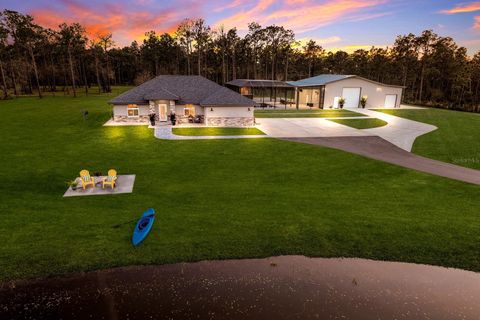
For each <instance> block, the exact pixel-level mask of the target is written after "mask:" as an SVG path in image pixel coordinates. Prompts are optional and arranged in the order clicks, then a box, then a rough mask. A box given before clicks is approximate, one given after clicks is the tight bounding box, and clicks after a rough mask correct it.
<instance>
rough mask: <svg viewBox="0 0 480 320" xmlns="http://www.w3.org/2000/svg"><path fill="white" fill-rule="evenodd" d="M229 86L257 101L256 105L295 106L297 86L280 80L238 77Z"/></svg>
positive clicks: (227, 84)
mask: <svg viewBox="0 0 480 320" xmlns="http://www.w3.org/2000/svg"><path fill="white" fill-rule="evenodd" d="M225 85H226V86H227V87H228V88H230V89H232V90H234V91H236V92H238V93H240V94H241V95H243V96H245V97H247V98H250V99H252V100H253V101H255V106H256V107H263V108H269V107H273V108H281V107H283V108H295V107H296V105H295V87H294V86H292V85H290V84H288V83H286V82H284V81H278V80H252V79H236V80H232V81H230V82H227V83H226V84H225Z"/></svg>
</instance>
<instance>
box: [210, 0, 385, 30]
mask: <svg viewBox="0 0 480 320" xmlns="http://www.w3.org/2000/svg"><path fill="white" fill-rule="evenodd" d="M299 1H301V3H302V4H303V5H298V2H299ZM386 1H387V0H329V1H326V2H323V3H321V4H316V3H314V2H313V1H312V0H294V1H292V0H287V1H284V2H281V3H280V4H279V2H278V1H272V0H260V1H258V3H257V4H256V5H255V6H254V7H253V8H251V9H250V10H247V11H241V12H238V13H236V14H234V15H233V16H230V17H227V18H225V19H223V20H221V21H219V22H218V23H217V25H224V26H226V27H237V28H238V29H241V30H245V29H246V26H247V24H248V23H249V22H251V21H256V22H258V23H260V24H262V25H270V24H278V25H282V26H284V27H286V28H289V29H294V30H295V31H296V32H305V31H309V30H314V29H317V28H319V27H321V26H325V25H327V24H331V23H334V22H335V21H339V20H340V19H343V20H349V19H355V18H361V17H360V16H358V17H355V13H356V12H358V11H361V10H364V9H368V8H373V7H375V6H378V5H380V4H383V3H385V2H386ZM267 9H269V10H268V12H267ZM373 17H378V14H377V15H375V16H372V18H373ZM364 19H368V17H366V16H364Z"/></svg>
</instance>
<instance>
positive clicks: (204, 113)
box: [109, 75, 255, 127]
mask: <svg viewBox="0 0 480 320" xmlns="http://www.w3.org/2000/svg"><path fill="white" fill-rule="evenodd" d="M109 103H110V104H112V105H113V121H114V122H145V123H148V120H149V115H150V114H154V115H155V118H156V120H157V121H160V122H167V120H168V117H169V115H170V114H171V113H173V112H175V114H176V118H177V122H178V123H188V122H200V123H204V124H206V125H208V126H231V127H246V126H253V125H254V123H255V120H254V115H253V111H254V105H255V103H254V101H253V100H251V99H248V98H246V97H244V96H242V95H241V94H239V93H236V92H234V91H233V90H230V89H228V88H225V87H223V86H220V85H218V84H216V83H215V82H213V81H210V80H208V79H206V78H204V77H201V76H174V75H161V76H158V77H156V78H154V79H152V80H149V81H147V82H145V83H143V84H141V85H139V86H137V87H135V88H133V89H131V90H128V91H126V92H124V93H122V94H121V95H119V96H117V97H115V98H114V99H112V100H110V101H109Z"/></svg>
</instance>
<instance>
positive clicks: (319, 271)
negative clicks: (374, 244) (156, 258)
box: [0, 256, 480, 320]
mask: <svg viewBox="0 0 480 320" xmlns="http://www.w3.org/2000/svg"><path fill="white" fill-rule="evenodd" d="M479 315H480V273H475V272H469V271H464V270H459V269H448V268H442V267H435V266H428V265H417V264H408V263H398V262H382V261H373V260H365V259H350V258H348V259H341V258H334V259H328V258H307V257H303V256H280V257H271V258H265V259H245V260H225V261H202V262H196V263H180V264H171V265H161V266H145V267H125V268H115V269H109V270H101V271H95V272H87V273H80V274H72V275H68V276H64V277H55V278H47V279H38V280H29V281H16V282H9V283H3V284H2V286H1V287H0V318H1V319H10V318H12V319H60V318H62V319H89V318H92V319H93V318H94V319H99V318H100V319H101V318H103V319H150V318H153V319H189V318H195V319H264V320H265V319H336V318H340V319H478V318H479Z"/></svg>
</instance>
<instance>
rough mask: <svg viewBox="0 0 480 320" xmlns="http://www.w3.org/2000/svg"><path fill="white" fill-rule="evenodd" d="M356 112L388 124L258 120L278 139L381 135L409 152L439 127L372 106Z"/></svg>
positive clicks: (326, 120)
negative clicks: (361, 125) (360, 126)
mask: <svg viewBox="0 0 480 320" xmlns="http://www.w3.org/2000/svg"><path fill="white" fill-rule="evenodd" d="M354 111H355V112H358V113H362V114H364V115H365V116H367V117H370V118H378V119H381V120H383V121H385V122H387V125H385V126H383V127H378V128H373V129H362V130H359V129H355V128H351V127H348V126H345V125H342V124H339V123H336V122H333V121H329V120H328V119H326V118H259V119H257V120H256V121H257V123H258V125H257V127H258V128H259V129H260V130H262V131H263V132H265V134H267V135H268V136H270V137H274V138H325V137H366V136H378V137H381V138H383V139H385V140H387V141H388V142H390V143H392V144H393V145H395V146H397V147H399V148H401V149H403V150H406V151H411V150H412V146H413V143H414V142H415V139H416V138H417V137H419V136H421V135H424V134H426V133H428V132H431V131H434V130H436V129H437V127H435V126H432V125H430V124H426V123H422V122H418V121H413V120H408V119H405V118H400V117H396V116H392V115H388V114H385V113H383V112H378V111H373V110H369V109H355V110H354ZM419 112H421V111H419ZM358 118H360V117H358ZM362 118H364V117H362ZM342 119H345V118H342Z"/></svg>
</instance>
